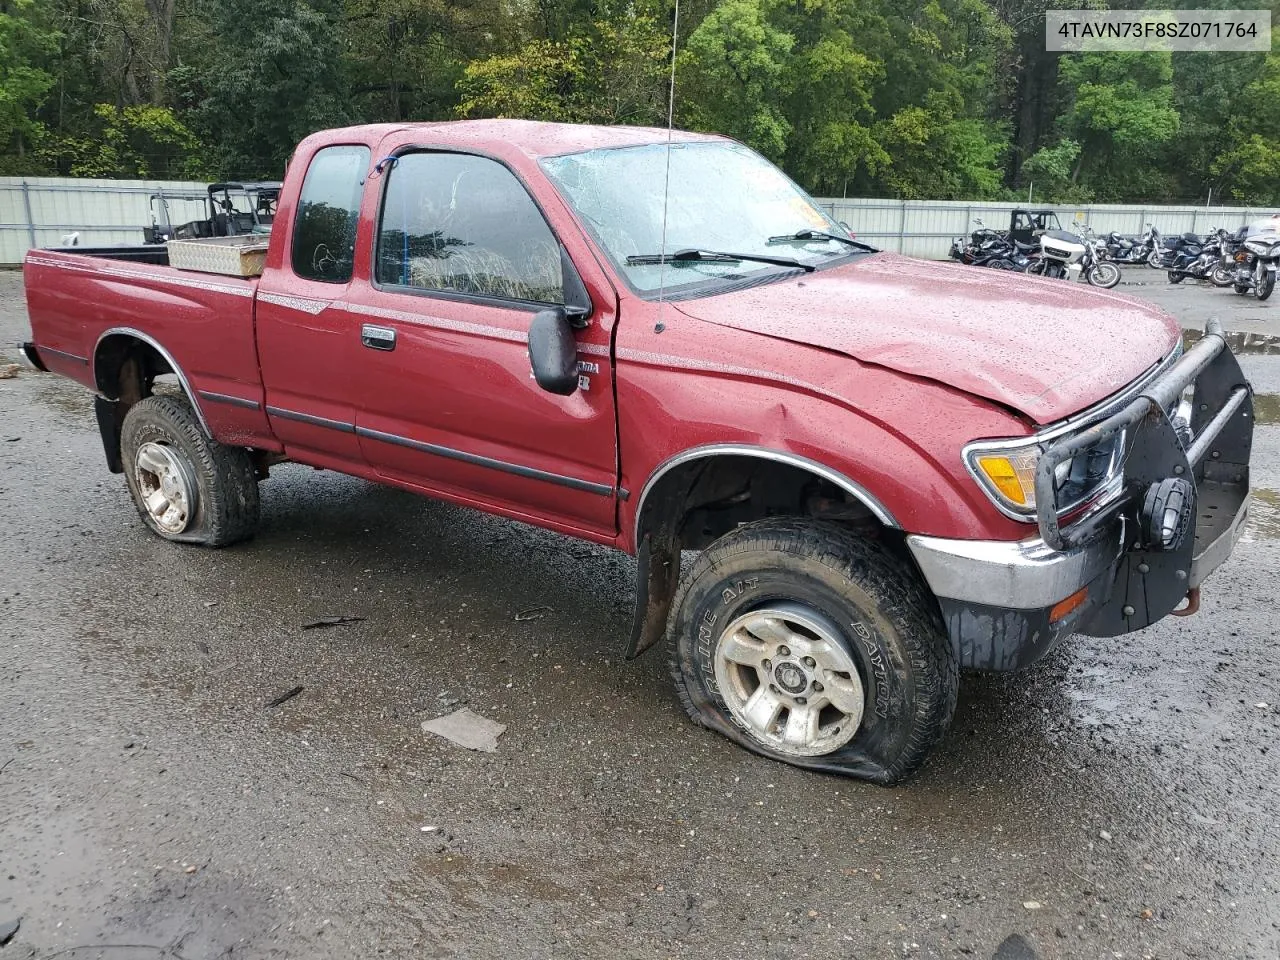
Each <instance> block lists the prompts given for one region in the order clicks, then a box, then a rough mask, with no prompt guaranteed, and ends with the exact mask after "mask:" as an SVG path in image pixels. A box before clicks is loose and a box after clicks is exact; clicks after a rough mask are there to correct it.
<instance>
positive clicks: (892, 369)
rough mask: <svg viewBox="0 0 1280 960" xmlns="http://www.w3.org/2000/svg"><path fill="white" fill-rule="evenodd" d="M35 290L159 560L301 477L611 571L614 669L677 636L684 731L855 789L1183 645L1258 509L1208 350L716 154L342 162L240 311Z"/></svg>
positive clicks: (205, 281)
mask: <svg viewBox="0 0 1280 960" xmlns="http://www.w3.org/2000/svg"><path fill="white" fill-rule="evenodd" d="M25 269H26V291H27V300H28V305H29V309H30V317H31V326H32V331H33V336H32V341H31V342H30V343H27V344H24V345H23V350H24V353H25V355H26V357H27V358H28V359H29V360H30V361H31V362H32V363H33V364H35V365H36V366H37V367H39V368H40V369H42V370H48V371H52V372H54V373H59V374H63V375H65V376H69V377H72V378H74V379H76V380H78V381H79V382H81V383H83V384H84V385H85V386H86V387H88V388H90V389H91V390H93V391H95V393H96V395H97V400H96V410H97V420H98V426H99V428H100V430H101V433H102V439H103V443H104V446H105V449H106V459H107V464H108V467H109V468H110V469H111V470H112V471H113V472H116V473H121V472H122V473H124V475H125V479H126V480H127V482H128V485H129V490H130V492H131V493H132V495H133V497H134V499H135V501H136V502H137V506H138V511H139V513H140V515H141V517H142V520H143V521H144V522H145V523H146V524H147V525H148V526H149V527H150V528H151V529H152V530H153V531H154V532H155V533H156V534H158V535H159V536H160V537H163V538H165V539H167V540H173V541H181V542H185V543H196V544H204V545H207V546H215V547H218V546H225V545H228V544H231V543H234V542H236V541H237V540H241V539H243V538H245V537H248V536H250V535H251V534H252V533H253V530H254V525H255V522H256V521H257V518H258V504H259V501H258V497H259V487H258V484H259V481H261V480H263V479H265V478H266V477H267V474H268V470H269V468H270V467H271V466H272V465H273V464H276V463H279V462H282V461H285V460H290V461H296V462H299V463H305V464H310V465H312V466H316V467H323V468H328V469H332V470H337V471H341V472H343V473H348V474H353V475H356V476H360V477H364V478H367V479H369V480H373V481H377V482H379V483H386V484H392V485H394V486H398V487H403V488H405V489H408V490H413V491H417V492H420V493H422V494H426V495H428V496H432V497H439V498H443V499H447V500H451V501H453V502H456V503H460V504H466V505H468V506H473V507H478V508H480V509H482V510H488V511H492V512H494V513H498V514H502V515H504V516H507V517H512V518H514V519H517V520H522V521H525V522H528V523H534V524H538V525H541V526H543V527H547V528H550V529H552V530H556V531H559V532H561V533H563V534H565V535H568V536H572V537H580V538H583V539H586V540H591V541H594V542H596V543H601V544H609V545H611V546H614V547H616V548H618V549H620V550H625V551H628V552H630V553H634V554H636V556H637V558H638V565H637V566H638V570H637V584H636V587H637V589H636V595H637V600H636V610H635V619H634V628H633V630H632V632H631V635H630V638H629V640H627V642H626V653H627V655H628V656H635V655H637V654H639V653H640V652H641V651H643V650H645V649H646V648H648V647H649V646H651V645H652V644H654V643H655V642H656V641H657V640H659V639H660V638H661V637H662V636H663V635H664V634H667V635H669V636H670V640H671V650H672V661H671V662H672V670H673V673H674V676H675V681H676V686H677V689H678V692H679V694H680V697H681V700H682V701H683V703H684V704H685V706H686V707H687V708H688V711H689V713H690V714H691V715H692V716H693V718H694V719H695V720H696V721H698V722H699V723H701V724H703V725H705V726H707V727H709V728H711V729H713V730H716V731H719V732H720V733H722V734H724V735H725V736H727V737H729V738H730V739H732V740H734V741H736V742H738V743H739V744H741V745H743V746H745V747H747V748H749V749H751V750H754V751H756V752H758V753H760V754H763V755H765V756H768V757H771V758H775V759H778V760H782V761H786V762H788V763H793V764H796V765H799V766H804V767H809V768H813V769H819V770H826V771H831V772H837V773H844V774H849V775H853V776H857V777H862V778H865V779H869V780H874V781H878V782H884V783H887V782H892V781H895V780H897V779H899V778H901V777H903V776H904V775H906V774H907V773H909V772H910V771H912V770H913V769H915V768H916V767H917V766H918V765H919V764H920V763H921V762H922V760H923V759H924V758H925V756H926V754H927V753H928V751H929V750H930V748H931V747H932V746H933V745H934V744H935V743H937V741H938V740H939V738H940V737H941V736H942V734H943V732H944V730H945V729H946V727H947V725H948V723H949V721H950V719H951V716H952V712H953V710H954V708H955V702H956V691H957V685H958V682H959V674H960V670H961V669H962V668H977V669H988V670H1010V669H1016V668H1019V667H1024V666H1026V665H1028V664H1031V663H1033V662H1034V661H1036V660H1038V659H1039V658H1041V657H1043V656H1044V655H1045V654H1046V653H1047V652H1049V651H1050V650H1051V649H1053V648H1054V647H1055V645H1056V644H1057V643H1058V642H1059V641H1060V640H1061V639H1062V638H1063V637H1065V636H1067V635H1069V634H1071V633H1076V632H1082V633H1088V634H1093V635H1099V636H1115V635H1119V634H1123V633H1127V632H1130V631H1134V630H1138V629H1141V628H1142V627H1145V626H1147V625H1148V624H1151V623H1153V622H1155V621H1157V620H1159V619H1161V618H1162V617H1164V616H1166V615H1167V614H1169V613H1171V612H1175V608H1178V612H1183V613H1189V612H1194V610H1195V608H1196V607H1197V605H1198V601H1199V590H1200V586H1201V584H1202V582H1203V581H1204V580H1205V578H1206V577H1207V576H1208V575H1209V574H1210V572H1212V570H1213V569H1214V568H1215V567H1216V566H1217V565H1218V564H1220V563H1221V562H1222V561H1223V560H1224V559H1225V558H1226V557H1227V556H1228V555H1229V554H1230V552H1231V550H1232V547H1233V546H1234V543H1235V540H1236V537H1237V535H1238V533H1239V531H1240V528H1241V525H1242V522H1243V520H1244V517H1245V513H1246V510H1247V505H1248V489H1249V454H1250V445H1251V441H1252V428H1253V418H1252V413H1253V401H1252V393H1251V390H1250V387H1249V385H1248V383H1247V382H1246V381H1245V379H1244V377H1243V376H1242V374H1241V371H1240V368H1239V365H1238V364H1237V362H1236V360H1235V358H1234V357H1233V355H1232V354H1231V351H1230V350H1229V349H1228V348H1227V347H1226V344H1225V341H1224V339H1223V337H1222V336H1221V335H1220V332H1219V331H1218V330H1217V329H1216V327H1213V326H1212V325H1211V328H1210V329H1209V330H1208V331H1207V332H1206V335H1205V336H1204V337H1203V338H1202V339H1201V340H1199V342H1198V343H1196V344H1195V346H1193V347H1191V348H1190V349H1189V350H1187V351H1186V352H1184V351H1183V347H1182V341H1181V337H1180V333H1179V329H1178V326H1177V324H1176V323H1174V321H1173V320H1172V319H1171V318H1170V317H1168V316H1167V315H1166V314H1164V313H1162V312H1160V311H1158V310H1156V309H1154V308H1153V307H1150V306H1146V305H1143V304H1142V303H1139V302H1137V301H1135V300H1131V299H1128V298H1126V297H1123V296H1118V295H1115V294H1111V293H1102V292H1096V291H1092V290H1087V289H1083V288H1080V287H1078V286H1076V285H1073V284H1068V283H1063V282H1060V281H1048V280H1041V279H1035V278H1026V277H1021V276H1010V275H1008V274H1005V273H1002V272H998V271H985V270H976V271H975V270H969V269H966V268H964V267H960V266H956V265H950V264H939V263H927V262H923V261H920V260H914V259H908V258H904V257H900V256H894V255H890V254H887V253H881V252H878V251H876V250H875V249H874V248H872V247H869V246H868V245H866V244H863V243H861V242H859V241H857V240H856V239H853V238H851V237H850V235H849V233H848V231H847V230H845V229H843V228H842V227H841V225H840V224H838V223H836V222H834V221H833V220H832V219H831V218H830V217H829V216H828V215H827V214H826V213H824V212H823V211H822V209H820V208H819V207H818V206H817V205H815V204H814V202H813V201H812V200H811V199H810V198H809V197H807V196H806V195H805V194H804V193H803V192H802V191H801V190H800V189H799V188H797V187H796V186H795V184H793V183H792V182H791V181H790V180H788V179H787V178H786V177H785V176H784V175H783V174H782V173H781V172H779V171H778V170H777V169H776V168H775V167H773V166H772V165H771V164H769V163H768V162H767V161H765V160H764V159H762V158H761V157H759V156H758V155H757V154H755V153H753V152H752V151H750V150H749V149H747V148H746V147H744V146H742V145H740V144H738V143H735V142H733V141H730V140H726V139H724V138H721V137H715V136H704V135H698V134H691V133H681V132H676V133H673V134H671V135H670V136H669V135H668V132H667V131H665V130H648V129H636V128H622V127H617V128H609V127H587V126H572V125H560V124H541V123H529V122H522V121H473V122H472V121H469V122H458V123H441V124H409V125H382V126H362V127H353V128H349V129H343V130H330V131H326V132H323V133H318V134H316V135H314V136H311V137H308V138H307V139H306V140H305V141H303V142H302V144H301V145H300V146H299V147H298V149H297V151H296V152H295V154H294V156H293V160H292V162H291V164H290V166H289V170H288V175H287V177H286V180H285V183H284V187H283V190H282V192H281V195H280V202H279V208H278V213H277V216H276V218H275V224H274V231H273V233H272V235H271V239H270V248H269V250H268V253H267V259H266V264H265V268H264V270H263V272H262V274H261V276H260V277H257V278H251V279H241V278H238V277H231V276H218V275H213V274H207V273H196V272H192V271H189V270H179V269H175V268H174V267H172V266H170V265H169V262H168V253H167V251H166V249H165V248H163V247H160V248H156V247H136V248H114V249H97V250H95V249H86V248H76V249H68V250H33V251H31V252H30V254H29V255H28V257H27V259H26V264H25ZM164 376H172V377H173V378H175V379H176V383H177V388H178V389H177V390H169V391H163V390H162V391H160V392H158V393H153V389H152V388H153V385H154V384H155V382H156V379H157V378H159V377H164ZM686 551H698V553H697V556H696V559H694V560H693V562H692V563H691V564H689V565H688V569H687V570H686V571H684V574H683V576H682V575H681V562H682V552H686ZM685 555H686V556H688V554H687V553H686V554H685Z"/></svg>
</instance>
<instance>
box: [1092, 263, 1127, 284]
mask: <svg viewBox="0 0 1280 960" xmlns="http://www.w3.org/2000/svg"><path fill="white" fill-rule="evenodd" d="M1088 280H1089V282H1090V283H1091V284H1093V285H1094V286H1095V287H1102V288H1103V289H1105V290H1110V289H1111V288H1112V287H1114V286H1115V285H1116V284H1117V283H1119V282H1120V268H1119V267H1117V266H1116V265H1115V264H1114V263H1107V262H1105V261H1100V262H1098V263H1095V264H1094V265H1093V269H1091V270H1090V271H1089V276H1088Z"/></svg>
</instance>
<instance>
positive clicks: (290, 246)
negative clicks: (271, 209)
mask: <svg viewBox="0 0 1280 960" xmlns="http://www.w3.org/2000/svg"><path fill="white" fill-rule="evenodd" d="M368 172H369V148H368V147H367V146H362V145H337V146H328V147H321V148H320V149H319V150H317V151H316V152H315V153H314V154H313V155H312V157H311V158H310V162H309V163H308V164H307V166H306V175H305V179H304V180H303V183H302V189H301V191H300V192H299V194H298V206H297V209H296V210H295V211H294V213H293V216H292V217H291V218H288V219H289V220H291V222H287V223H286V222H283V220H284V219H286V218H282V222H281V224H280V225H279V226H278V227H277V229H279V230H281V231H283V232H284V233H285V236H284V240H285V241H286V248H285V250H284V253H283V258H282V262H276V261H272V262H269V263H268V269H267V271H266V272H265V273H264V274H263V277H262V280H261V282H260V284H259V286H258V297H257V312H256V318H257V319H256V325H257V337H258V357H259V361H258V362H259V365H260V366H261V368H262V383H263V386H264V388H265V391H266V399H267V415H268V416H269V417H270V419H271V429H272V431H273V432H274V433H275V435H276V436H277V437H278V438H279V439H280V441H281V442H282V443H283V444H284V447H285V451H286V453H288V454H289V455H291V456H294V457H296V458H297V459H298V460H301V461H303V462H304V463H311V464H314V465H316V466H327V467H332V468H334V469H337V470H346V471H350V472H362V471H363V468H364V466H365V464H364V458H363V456H362V454H361V451H360V444H359V441H357V440H356V435H355V404H356V394H355V391H354V387H355V384H354V381H353V377H352V365H353V364H354V363H355V362H356V361H357V360H358V359H360V347H359V340H358V339H356V338H355V337H353V336H351V335H350V329H351V322H352V318H351V317H350V315H349V314H348V313H347V312H346V311H345V310H344V309H343V307H344V298H345V297H346V296H347V295H348V293H349V291H350V289H351V287H352V282H351V281H352V275H353V272H354V271H353V267H354V263H355V250H356V228H357V224H358V223H359V219H360V199H361V195H362V191H363V188H364V182H365V177H366V176H367V175H368ZM273 253H275V251H274V250H273Z"/></svg>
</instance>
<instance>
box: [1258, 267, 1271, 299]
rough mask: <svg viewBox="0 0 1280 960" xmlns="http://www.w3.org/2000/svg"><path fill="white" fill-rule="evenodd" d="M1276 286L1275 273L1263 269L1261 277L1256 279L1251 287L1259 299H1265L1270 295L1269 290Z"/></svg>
mask: <svg viewBox="0 0 1280 960" xmlns="http://www.w3.org/2000/svg"><path fill="white" fill-rule="evenodd" d="M1275 288H1276V275H1275V274H1274V273H1272V272H1271V271H1270V270H1264V271H1263V273H1262V277H1261V279H1259V280H1258V282H1257V283H1256V284H1254V287H1253V295H1254V296H1255V297H1257V298H1258V299H1259V300H1265V299H1267V297H1269V296H1271V291H1273V290H1274V289H1275Z"/></svg>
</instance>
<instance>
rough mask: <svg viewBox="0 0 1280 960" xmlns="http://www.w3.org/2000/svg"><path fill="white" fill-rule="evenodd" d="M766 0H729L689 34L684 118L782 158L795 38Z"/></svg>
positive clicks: (683, 79)
mask: <svg viewBox="0 0 1280 960" xmlns="http://www.w3.org/2000/svg"><path fill="white" fill-rule="evenodd" d="M767 3H768V0H725V2H723V3H721V4H720V6H718V7H717V8H716V9H715V10H714V11H713V12H712V13H711V14H710V15H709V16H708V17H707V18H706V19H705V20H703V21H702V23H701V24H700V25H699V26H698V28H697V29H696V30H695V31H694V32H693V33H692V34H691V35H690V36H689V39H688V41H687V42H686V44H685V49H684V53H683V57H682V60H681V66H682V67H683V70H682V71H681V78H680V80H681V82H682V83H683V84H684V91H685V92H684V94H683V98H682V119H684V120H686V121H687V122H689V123H691V124H692V125H693V126H695V127H699V128H702V129H710V130H717V131H719V132H721V133H725V134H728V135H729V136H731V137H736V138H737V139H739V140H742V141H743V142H745V143H748V144H750V145H751V146H753V147H755V148H756V149H757V150H759V151H760V152H761V153H763V154H764V155H765V156H767V157H770V158H771V159H773V160H781V159H782V155H783V153H784V152H785V151H786V148H787V140H788V137H789V136H790V134H791V130H792V126H791V122H790V121H789V120H788V119H787V117H786V115H785V113H784V111H783V108H782V102H781V100H782V97H784V96H785V95H786V92H787V89H788V86H789V83H790V78H791V73H792V69H791V67H792V63H791V51H792V48H793V47H794V46H795V38H794V37H793V36H792V35H791V34H789V33H786V32H785V31H783V30H779V29H778V28H777V27H775V26H773V25H772V24H771V23H770V19H769V11H768V8H767V6H766V4H767Z"/></svg>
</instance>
